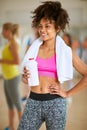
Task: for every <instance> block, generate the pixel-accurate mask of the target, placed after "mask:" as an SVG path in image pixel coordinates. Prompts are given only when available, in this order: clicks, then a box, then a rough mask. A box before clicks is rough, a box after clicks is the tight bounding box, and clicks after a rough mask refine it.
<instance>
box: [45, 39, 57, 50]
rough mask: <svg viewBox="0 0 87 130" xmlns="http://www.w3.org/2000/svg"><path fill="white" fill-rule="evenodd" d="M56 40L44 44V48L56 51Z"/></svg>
mask: <svg viewBox="0 0 87 130" xmlns="http://www.w3.org/2000/svg"><path fill="white" fill-rule="evenodd" d="M55 43H56V38H55V39H51V40H48V41H44V42H43V46H44V47H46V48H48V49H55Z"/></svg>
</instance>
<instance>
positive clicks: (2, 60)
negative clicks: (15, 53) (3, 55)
mask: <svg viewBox="0 0 87 130" xmlns="http://www.w3.org/2000/svg"><path fill="white" fill-rule="evenodd" d="M0 63H1V64H10V65H14V64H15V65H18V64H20V60H6V59H0Z"/></svg>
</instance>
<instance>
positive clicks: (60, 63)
mask: <svg viewBox="0 0 87 130" xmlns="http://www.w3.org/2000/svg"><path fill="white" fill-rule="evenodd" d="M41 44H43V41H41V40H40V38H38V39H36V40H35V41H34V42H33V43H32V45H31V46H30V48H29V50H28V51H27V53H26V55H25V57H24V59H23V62H22V64H21V67H22V70H23V67H24V63H25V62H26V61H27V60H28V59H29V58H34V59H36V57H37V55H38V51H39V47H40V45H41ZM56 66H57V75H58V81H60V83H63V82H64V81H67V80H71V79H72V78H73V65H72V51H71V48H70V47H68V46H67V45H66V44H65V43H64V41H63V39H62V38H61V37H60V36H58V35H57V36H56Z"/></svg>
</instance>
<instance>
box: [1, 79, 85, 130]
mask: <svg viewBox="0 0 87 130" xmlns="http://www.w3.org/2000/svg"><path fill="white" fill-rule="evenodd" d="M77 81H78V80H76V81H75V82H77ZM20 89H21V96H23V95H24V94H25V92H24V84H23V83H20ZM72 99H73V100H72V103H69V101H68V109H67V124H66V130H87V88H86V89H84V90H82V91H81V92H79V93H78V94H76V95H74V96H73V98H72ZM15 112H16V111H15ZM17 125H18V119H17V113H16V116H15V130H17ZM6 126H8V116H7V104H6V101H5V95H4V91H3V79H2V78H1V79H0V130H3V129H4V128H5V127H6ZM40 130H46V128H45V124H43V125H42V127H41V129H40Z"/></svg>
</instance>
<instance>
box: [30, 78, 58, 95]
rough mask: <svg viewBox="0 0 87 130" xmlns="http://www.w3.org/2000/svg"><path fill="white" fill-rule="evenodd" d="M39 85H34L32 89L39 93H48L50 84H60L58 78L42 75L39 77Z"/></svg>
mask: <svg viewBox="0 0 87 130" xmlns="http://www.w3.org/2000/svg"><path fill="white" fill-rule="evenodd" d="M39 82H40V83H39V85H38V86H32V87H31V91H32V92H34V93H39V94H46V93H49V86H50V85H52V84H54V85H59V82H58V79H57V78H53V77H47V76H40V77H39Z"/></svg>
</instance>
